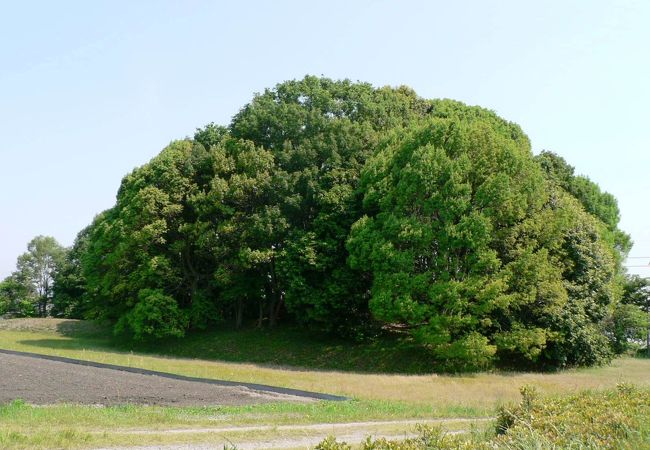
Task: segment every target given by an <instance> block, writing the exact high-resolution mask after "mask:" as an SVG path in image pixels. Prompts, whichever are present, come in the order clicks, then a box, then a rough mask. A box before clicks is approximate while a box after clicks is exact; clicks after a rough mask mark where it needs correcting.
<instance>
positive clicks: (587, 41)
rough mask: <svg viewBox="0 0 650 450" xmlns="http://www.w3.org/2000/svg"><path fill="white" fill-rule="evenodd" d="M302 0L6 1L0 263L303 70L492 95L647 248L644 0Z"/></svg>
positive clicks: (442, 93)
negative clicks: (611, 200) (594, 186)
mask: <svg viewBox="0 0 650 450" xmlns="http://www.w3.org/2000/svg"><path fill="white" fill-rule="evenodd" d="M310 3H311V2H305V1H273V2H262V1H259V2H252V1H248V2H246V1H241V2H233V1H223V2H217V1H169V2H165V1H136V2H133V1H118V0H111V1H78V2H70V1H59V2H50V1H41V2H35V1H20V2H18V1H14V2H4V3H3V5H2V8H1V9H0V207H1V209H0V211H1V214H2V219H1V220H0V277H4V276H6V275H8V274H9V273H10V272H11V271H12V270H13V268H14V265H15V260H16V257H17V256H18V255H19V254H20V253H22V252H24V251H25V247H26V244H27V242H28V241H29V240H30V239H31V238H32V237H34V236H35V235H38V234H45V235H52V236H54V237H55V238H56V239H58V240H59V241H60V242H61V243H62V244H64V245H70V244H71V243H72V241H73V239H74V236H75V235H76V233H77V232H78V231H79V230H80V229H81V228H82V227H84V226H85V225H87V224H88V223H90V221H91V220H92V218H93V217H94V215H95V214H97V213H98V212H100V211H102V210H103V209H106V208H109V207H110V206H112V205H113V203H114V200H115V193H116V191H117V188H118V186H119V183H120V180H121V178H122V177H123V176H124V175H125V174H126V173H127V172H129V171H130V170H132V169H133V168H134V167H136V166H139V165H141V164H143V163H145V162H147V161H148V160H149V159H151V158H152V157H153V156H154V155H156V154H157V153H158V152H159V151H160V150H161V149H162V148H163V147H164V146H165V145H166V144H167V143H169V142H170V141H171V140H173V139H177V138H183V137H185V136H188V135H191V134H192V133H193V131H194V129H195V128H196V127H198V126H202V125H204V124H206V123H208V122H213V121H214V122H217V123H221V124H227V123H228V122H229V120H230V117H231V116H232V115H234V114H235V113H236V112H237V110H238V109H239V108H240V107H241V106H243V105H244V104H245V103H246V102H248V101H249V100H250V98H251V97H252V95H253V93H254V92H259V91H261V90H263V89H264V88H265V87H271V86H273V85H275V84H276V83H278V82H281V81H283V80H287V79H293V78H301V77H303V76H304V75H305V74H314V75H325V76H328V77H332V78H350V79H352V80H362V81H369V82H371V83H373V84H375V85H378V86H381V85H400V84H406V85H408V86H411V87H412V88H414V89H415V90H416V91H417V92H418V93H419V94H420V95H421V96H423V97H428V98H437V97H448V98H454V99H458V100H461V101H464V102H466V103H469V104H477V105H481V106H485V107H488V108H490V109H493V110H495V111H496V112H497V113H498V114H500V115H501V116H503V117H505V118H507V119H509V120H512V121H514V122H517V123H519V124H520V125H521V126H522V127H523V129H524V131H525V132H526V133H527V134H528V135H529V136H530V138H531V141H532V144H533V149H534V151H535V152H536V153H537V152H539V151H540V150H542V149H548V150H552V151H554V152H556V153H559V154H560V155H562V156H563V157H565V158H566V159H567V160H568V161H569V162H570V163H571V164H573V165H574V166H575V167H576V168H577V172H579V173H582V174H587V175H588V176H589V177H590V178H591V179H593V180H594V181H596V182H597V183H598V184H600V186H601V187H602V188H604V189H605V190H607V191H609V192H611V193H613V194H614V195H615V196H616V197H617V198H618V200H619V205H620V208H621V212H622V222H621V226H622V228H623V229H625V230H626V231H628V232H629V233H631V234H632V237H633V239H634V241H635V242H636V245H635V247H634V249H633V250H632V253H631V255H633V256H650V212H649V210H648V201H647V198H648V192H649V191H650V189H649V188H650V177H649V176H648V169H649V168H650V151H649V150H650V134H649V133H648V131H647V130H648V126H649V125H648V121H649V119H650V25H649V24H650V2H648V1H644V0H638V1H615V0H610V1H588V0H584V1H544V2H539V1H519V0H517V1H514V0H513V1H492V2H485V1H481V0H476V1H457V2H449V1H445V2H442V1H369V0H365V1H363V0H362V1H354V2H353V1H327V2H325V1H323V2H318V3H316V2H313V4H311V5H310ZM648 261H650V259H649V260H637V261H636V262H637V263H639V264H641V263H642V264H646V263H647V262H648ZM639 273H642V274H644V275H647V276H650V270H645V269H639Z"/></svg>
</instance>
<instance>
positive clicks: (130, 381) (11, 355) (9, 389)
mask: <svg viewBox="0 0 650 450" xmlns="http://www.w3.org/2000/svg"><path fill="white" fill-rule="evenodd" d="M15 399H22V400H24V401H26V402H28V403H32V404H37V405H46V404H53V403H78V404H91V405H118V404H126V403H133V404H144V405H165V406H207V405H249V404H255V403H268V402H278V401H298V402H300V401H302V402H304V401H313V400H317V399H328V400H342V399H343V398H341V397H336V396H329V395H327V394H318V393H313V392H304V391H298V390H292V389H283V388H274V387H271V386H264V385H255V384H246V383H242V384H239V383H236V382H228V381H218V380H207V379H200V378H191V377H183V376H178V375H173V374H166V373H160V372H153V371H148V370H142V369H136V368H130V367H121V366H112V365H106V364H98V363H92V362H87V361H78V360H71V359H67V358H60V357H52V356H45V355H35V354H30V353H22V352H13V351H8V350H0V404H2V403H7V402H10V401H12V400H15Z"/></svg>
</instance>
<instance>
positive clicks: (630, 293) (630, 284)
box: [623, 275, 650, 356]
mask: <svg viewBox="0 0 650 450" xmlns="http://www.w3.org/2000/svg"><path fill="white" fill-rule="evenodd" d="M623 304H624V305H627V306H632V307H635V308H638V309H637V310H638V311H640V312H642V313H643V314H644V316H645V317H643V319H645V320H640V318H639V317H638V315H637V314H635V313H636V311H634V312H633V311H628V314H627V315H625V317H626V319H627V321H628V322H631V323H630V324H629V325H631V326H629V327H627V329H628V330H629V331H631V332H632V336H634V334H636V333H635V331H636V330H637V329H638V328H640V327H644V328H645V341H646V352H647V354H648V356H650V280H649V279H648V278H644V277H640V276H638V275H633V276H630V277H628V278H627V280H626V283H625V285H624V291H623ZM635 317H637V319H636V320H634V318H635ZM630 319H632V320H630ZM632 336H629V335H626V336H625V337H626V338H629V337H632ZM635 337H636V336H635Z"/></svg>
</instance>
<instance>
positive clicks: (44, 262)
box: [14, 236, 66, 317]
mask: <svg viewBox="0 0 650 450" xmlns="http://www.w3.org/2000/svg"><path fill="white" fill-rule="evenodd" d="M65 254H66V250H65V248H63V247H62V246H61V245H60V244H59V243H58V242H57V241H56V239H54V238H53V237H50V236H36V237H35V238H34V239H32V240H31V241H30V242H29V244H27V252H25V253H23V254H22V255H20V256H19V257H18V261H17V263H16V273H15V276H14V278H15V280H16V281H17V282H18V283H20V284H22V285H23V287H24V288H25V290H27V291H29V292H32V293H33V298H34V301H35V305H34V306H35V309H36V313H37V315H38V316H40V317H45V316H47V315H48V314H49V313H50V310H51V307H52V297H53V294H54V291H53V287H54V276H55V274H56V272H57V270H58V269H59V268H60V267H61V265H62V263H63V260H64V258H65Z"/></svg>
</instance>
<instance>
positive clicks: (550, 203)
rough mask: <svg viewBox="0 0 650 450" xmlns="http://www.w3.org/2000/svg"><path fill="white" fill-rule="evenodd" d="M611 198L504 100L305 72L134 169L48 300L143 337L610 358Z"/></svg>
mask: <svg viewBox="0 0 650 450" xmlns="http://www.w3.org/2000/svg"><path fill="white" fill-rule="evenodd" d="M618 222H619V210H618V207H617V203H616V200H615V199H614V197H612V196H611V195H610V194H608V193H605V192H602V191H601V190H600V188H599V187H598V186H597V185H596V184H595V183H593V182H592V181H590V180H589V179H588V178H585V177H582V176H576V175H575V174H574V170H573V168H572V167H571V166H570V165H568V164H567V163H566V162H565V161H564V160H563V159H562V158H561V157H559V156H557V155H555V154H553V153H550V152H542V153H541V154H540V155H538V156H533V154H532V152H531V147H530V142H529V140H528V138H527V136H526V135H525V134H524V132H523V131H522V130H521V128H520V127H519V126H518V125H516V124H514V123H511V122H508V121H506V120H503V119H502V118H500V117H498V116H497V115H496V114H494V113H493V112H491V111H489V110H486V109H483V108H479V107H470V106H466V105H464V104H462V103H459V102H456V101H452V100H427V99H423V98H420V97H418V96H417V95H416V94H415V92H413V91H412V90H411V89H409V88H407V87H399V88H390V87H384V88H379V89H378V88H374V87H373V86H371V85H370V84H366V83H352V82H350V81H332V80H329V79H325V78H316V77H306V78H304V79H303V80H301V81H289V82H285V83H282V84H280V85H278V86H276V87H275V88H274V89H268V90H266V91H265V92H263V93H262V94H258V95H255V97H254V98H253V100H252V101H251V102H250V103H249V104H247V105H245V106H244V107H243V108H242V109H241V110H240V111H239V113H238V114H237V115H235V117H234V118H233V120H232V122H231V123H230V125H229V126H228V127H221V126H217V125H214V124H210V125H207V126H206V127H204V128H201V129H198V130H197V131H196V133H195V135H194V137H193V138H186V139H183V140H179V141H175V142H172V143H171V144H170V145H169V146H168V147H166V148H165V149H164V150H163V151H162V152H161V153H160V154H159V155H158V156H156V157H155V158H154V159H152V160H151V161H150V162H149V163H147V164H145V165H144V166H142V167H140V168H138V169H136V170H134V171H133V172H132V173H130V174H128V175H127V176H126V177H125V178H124V179H123V180H122V184H121V186H120V189H119V191H118V194H117V202H116V204H115V206H114V207H112V208H111V209H109V210H107V211H104V212H102V213H101V214H99V215H98V216H97V217H96V218H95V220H94V221H93V223H92V224H90V225H89V226H88V227H87V228H86V229H84V230H82V231H81V232H80V233H79V235H78V237H77V240H76V242H75V244H74V246H73V247H72V248H71V249H70V250H69V251H68V253H67V255H66V258H65V262H64V263H62V264H61V265H60V270H59V271H58V272H57V273H56V276H54V278H55V283H54V287H53V296H54V305H55V309H54V313H56V314H58V315H63V316H68V317H86V318H93V319H101V320H107V321H109V322H111V323H113V324H114V326H115V330H116V332H120V333H126V334H127V335H131V336H132V337H133V338H135V339H151V338H162V337H167V336H183V335H184V334H185V333H186V332H187V331H188V330H192V329H208V328H214V327H219V326H235V327H240V326H242V325H243V324H245V323H247V324H251V323H253V322H256V323H257V324H258V326H268V327H273V326H275V325H276V324H278V323H279V322H291V323H294V324H299V325H303V326H306V327H313V328H318V329H319V330H328V331H331V332H334V333H339V334H342V335H343V336H346V337H348V338H350V339H352V338H358V337H365V338H368V339H372V336H375V335H376V333H378V332H379V331H382V332H391V331H392V332H395V333H400V335H402V336H403V337H404V339H405V340H410V341H411V342H412V343H414V345H419V346H421V348H422V352H423V357H427V358H430V359H431V361H432V364H433V363H436V364H441V365H444V366H445V367H451V368H458V369H471V368H477V367H488V366H490V365H491V364H492V363H493V362H495V361H499V362H501V363H504V364H508V365H519V366H521V365H525V366H533V367H563V366H567V365H591V364H596V363H601V362H604V361H607V360H608V359H609V358H610V356H611V354H612V350H613V349H617V348H621V345H620V344H621V340H625V339H627V336H622V335H621V334H620V333H619V334H618V335H617V332H616V330H615V328H616V327H615V326H612V325H611V324H612V320H613V317H615V314H616V312H617V311H619V309H617V308H618V307H619V305H620V304H621V298H622V296H623V290H624V285H625V277H624V273H623V270H622V266H621V261H622V258H623V256H624V255H625V254H626V253H627V252H628V251H629V249H630V246H631V242H630V238H629V236H628V235H626V234H625V233H624V232H622V231H621V230H619V229H618V227H617V225H618Z"/></svg>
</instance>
